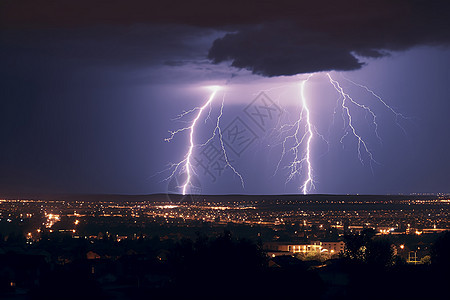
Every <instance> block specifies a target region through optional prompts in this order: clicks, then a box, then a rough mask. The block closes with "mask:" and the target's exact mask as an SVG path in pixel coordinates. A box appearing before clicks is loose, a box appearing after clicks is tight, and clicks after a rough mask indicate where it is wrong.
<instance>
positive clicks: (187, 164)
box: [164, 86, 244, 195]
mask: <svg viewBox="0 0 450 300" xmlns="http://www.w3.org/2000/svg"><path fill="white" fill-rule="evenodd" d="M210 88H211V90H212V93H211V95H210V96H209V98H208V100H207V101H206V102H205V103H204V104H203V106H201V107H195V108H193V109H190V110H188V111H185V112H183V113H181V114H179V115H178V116H177V118H176V119H181V118H182V117H184V116H186V115H188V114H190V113H193V112H194V111H198V112H197V115H196V116H195V118H194V119H193V120H192V122H191V124H190V126H188V127H183V128H180V129H177V130H175V131H169V133H170V136H169V137H168V138H166V139H164V140H165V141H166V142H170V141H171V140H172V139H173V138H174V137H175V135H177V134H178V133H181V132H183V131H189V146H188V151H187V152H186V154H185V156H184V159H183V160H182V161H180V162H178V163H176V164H172V166H171V168H173V171H172V173H171V175H170V176H169V177H168V178H167V179H169V178H172V177H173V176H174V175H175V174H176V173H177V171H178V170H179V169H181V172H185V173H186V180H185V182H184V183H183V185H182V186H180V189H181V191H182V194H183V195H186V193H187V192H188V187H189V186H190V185H191V175H192V173H193V172H194V170H193V167H192V163H191V158H192V155H193V152H194V148H195V147H196V146H200V147H202V146H206V145H207V144H208V143H210V142H211V141H212V140H213V139H214V137H215V136H216V132H218V134H219V140H220V145H221V149H222V152H223V155H224V160H225V164H226V166H227V167H229V168H230V169H231V170H232V171H233V173H234V174H235V175H237V176H238V177H239V179H240V181H241V185H242V188H244V179H243V177H242V176H241V174H240V173H239V172H238V171H237V170H236V169H235V168H234V167H233V166H232V165H231V163H230V161H229V159H228V156H227V153H226V150H225V145H224V143H223V139H222V130H221V128H220V119H221V117H222V115H223V107H224V99H225V95H224V96H223V98H222V104H221V107H220V113H219V116H218V117H217V121H216V127H215V128H214V130H213V132H212V136H211V137H210V138H209V139H208V140H207V141H206V142H205V143H203V144H199V145H196V144H195V142H194V135H195V129H196V126H197V123H198V121H199V119H200V117H201V115H202V114H203V112H204V111H205V109H206V108H207V107H209V111H208V115H207V117H206V119H205V121H206V120H208V119H209V118H210V116H211V106H212V102H213V101H214V98H215V96H216V94H217V91H218V90H219V89H220V87H219V86H211V87H210Z"/></svg>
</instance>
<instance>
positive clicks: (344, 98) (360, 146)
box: [327, 73, 379, 168]
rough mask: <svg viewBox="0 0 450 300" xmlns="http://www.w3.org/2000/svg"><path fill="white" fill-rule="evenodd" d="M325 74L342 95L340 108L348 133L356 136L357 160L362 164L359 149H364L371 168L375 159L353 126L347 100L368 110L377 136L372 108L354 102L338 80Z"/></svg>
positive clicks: (376, 125) (376, 126)
mask: <svg viewBox="0 0 450 300" xmlns="http://www.w3.org/2000/svg"><path fill="white" fill-rule="evenodd" d="M327 76H328V78H329V80H330V83H331V85H332V86H333V87H334V89H335V90H336V91H337V92H338V93H339V94H340V95H341V96H342V102H341V106H342V110H343V111H344V112H345V114H346V116H347V122H348V127H349V128H350V130H349V131H350V133H351V134H353V136H354V137H356V139H357V140H358V158H359V161H360V162H361V163H362V164H364V160H363V158H362V154H361V149H364V151H365V152H366V153H367V155H368V156H369V159H370V167H371V168H372V163H374V162H375V163H376V161H375V159H374V158H373V154H372V152H371V151H370V150H369V148H368V146H367V143H366V142H365V141H364V139H363V138H362V137H361V135H360V134H359V133H358V132H357V130H356V129H355V126H354V125H353V118H352V115H351V113H350V109H349V107H348V104H347V101H349V102H350V103H352V104H354V105H356V106H358V107H360V108H363V109H365V110H366V111H368V112H369V113H370V114H371V115H372V120H373V124H374V126H375V134H376V136H377V137H378V138H379V136H378V132H377V128H378V124H377V123H376V115H375V114H374V113H373V112H372V110H371V109H370V108H369V107H367V106H365V105H362V104H359V103H358V102H356V101H355V100H353V99H352V97H350V95H349V94H347V93H346V92H344V89H343V88H342V87H341V85H340V84H339V82H337V81H336V80H334V79H333V78H331V75H330V73H327ZM349 131H346V134H345V135H344V136H343V137H342V138H341V141H342V139H343V138H344V137H345V136H346V135H347V134H348V133H349Z"/></svg>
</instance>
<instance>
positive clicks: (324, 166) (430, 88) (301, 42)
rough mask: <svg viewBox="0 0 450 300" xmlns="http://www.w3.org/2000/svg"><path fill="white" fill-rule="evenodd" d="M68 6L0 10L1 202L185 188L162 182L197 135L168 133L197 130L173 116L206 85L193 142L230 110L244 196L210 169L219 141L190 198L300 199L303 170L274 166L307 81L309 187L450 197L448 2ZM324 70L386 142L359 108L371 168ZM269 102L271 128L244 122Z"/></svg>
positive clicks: (232, 154) (9, 2)
mask: <svg viewBox="0 0 450 300" xmlns="http://www.w3.org/2000/svg"><path fill="white" fill-rule="evenodd" d="M63 2H65V1H50V0H42V1H28V0H3V1H1V2H0V111H1V113H2V117H1V118H0V124H1V126H0V139H1V147H0V172H1V173H0V174H1V175H0V176H1V177H0V193H20V192H27V193H28V192H30V193H34V192H38V193H121V194H149V193H166V192H180V191H179V189H178V190H177V189H176V186H177V184H176V180H177V179H178V180H183V179H182V174H181V175H180V174H178V172H177V173H176V174H175V176H174V177H173V178H172V179H168V180H165V179H167V177H168V176H169V175H170V174H171V169H168V167H170V163H177V162H179V161H181V160H183V157H184V155H185V154H186V152H187V148H188V138H189V133H188V132H187V131H184V132H181V133H179V134H178V135H176V136H175V137H174V139H173V140H171V141H170V142H166V141H164V139H165V138H167V137H169V136H170V133H169V130H172V131H174V130H177V129H179V128H182V127H185V126H189V124H190V123H189V122H190V121H192V120H193V117H194V116H195V115H194V114H190V115H186V116H184V117H183V118H180V119H177V116H178V115H179V114H181V113H183V111H188V110H190V109H192V108H194V107H196V106H202V105H203V104H204V102H205V101H206V100H207V99H208V97H209V96H210V94H211V90H210V89H208V87H209V86H211V85H217V86H221V90H219V91H218V92H217V95H216V98H215V99H214V102H213V104H212V105H211V106H210V107H208V108H207V110H205V112H204V114H202V116H201V119H200V120H199V122H198V126H197V128H196V129H197V130H196V132H195V139H196V143H197V144H202V143H204V142H206V141H207V140H208V138H209V137H211V135H212V132H213V130H214V128H215V125H216V118H217V117H218V116H219V114H220V111H221V110H220V108H221V103H222V101H223V103H224V107H223V111H222V112H223V114H222V116H221V118H220V126H221V128H222V129H223V133H224V138H225V143H226V142H228V144H226V145H225V148H226V150H227V154H228V158H229V161H230V163H231V165H232V166H233V167H234V168H235V169H236V170H237V171H238V172H239V173H240V174H241V175H242V176H243V178H244V180H245V188H242V186H241V183H240V180H239V178H238V176H236V175H235V174H233V172H232V170H231V169H230V168H229V167H228V168H225V169H224V170H218V169H217V168H215V167H216V166H220V157H221V155H222V154H221V153H220V154H217V153H216V154H214V152H209V151H213V150H215V149H216V148H218V147H220V141H219V140H218V137H217V136H216V137H215V138H214V139H213V140H212V142H211V144H209V147H208V145H204V146H198V147H196V148H195V149H194V153H193V158H194V157H195V159H196V160H195V162H196V166H195V168H194V170H195V172H196V175H195V176H193V184H194V185H195V187H196V190H195V191H196V192H199V193H205V194H228V193H243V194H283V193H289V194H291V193H300V192H301V190H300V186H301V184H302V182H303V180H304V175H305V174H304V173H303V174H300V175H299V176H296V177H295V178H293V179H292V180H291V181H290V182H287V183H286V179H287V178H288V176H289V171H288V169H286V168H285V166H286V165H288V164H289V160H290V159H291V158H292V157H290V156H289V154H290V153H287V154H286V155H285V157H284V158H283V159H282V160H281V163H280V167H279V168H278V171H277V172H276V167H277V164H278V162H279V161H280V157H281V153H282V141H283V133H282V128H284V127H283V124H293V123H294V122H295V121H296V118H297V117H298V115H299V112H300V109H301V106H300V105H299V104H300V102H299V101H300V100H299V94H300V93H299V86H300V82H301V81H303V80H305V79H307V78H308V76H309V74H314V75H313V76H312V77H311V78H310V79H309V80H308V82H307V83H306V85H305V91H304V92H305V96H306V99H307V101H308V105H309V108H310V110H311V120H312V122H313V124H314V139H313V142H312V144H311V147H312V148H311V149H312V151H311V161H312V165H313V171H314V173H313V174H314V175H313V179H314V183H315V189H314V190H312V191H311V193H339V194H357V193H359V194H397V193H440V192H442V193H449V192H450V175H449V174H450V155H449V149H450V134H449V130H450V117H449V113H450V48H449V44H450V4H449V2H448V1H419V0H417V1H412V0H403V1H402V0H399V1H391V0H390V1H387V0H386V1H364V0H363V1H361V0H360V1H356V0H355V1H335V0H334V1H331V0H323V1H302V0H300V1H287V0H281V1H273V0H268V1H256V0H250V1H242V0H240V1H235V0H232V1H218V0H209V1H204V0H194V1H181V0H173V1H160V2H155V1H144V0H131V1H87V0H79V1H70V3H69V4H68V3H64V4H63ZM124 3H126V4H124ZM327 72H330V75H331V76H332V77H333V79H335V80H337V81H339V82H340V83H341V85H342V87H343V88H344V89H345V91H346V92H347V93H348V94H349V95H351V97H352V98H353V99H355V100H357V101H358V102H359V103H361V104H364V105H366V106H370V107H371V109H372V110H373V112H374V113H375V114H376V115H377V119H376V121H377V124H378V135H379V136H380V138H381V141H380V140H379V139H378V138H377V136H376V134H375V131H374V130H375V128H374V126H373V124H372V123H371V117H370V115H368V114H367V112H364V111H363V110H358V109H357V108H356V107H354V108H352V116H354V122H355V124H357V126H358V130H359V131H358V132H359V133H360V134H361V136H362V137H363V138H364V140H365V141H366V143H367V145H368V147H369V149H370V151H371V153H372V154H373V157H374V159H375V160H376V162H373V163H372V164H371V163H370V162H369V160H368V157H367V154H364V153H363V157H362V159H363V163H361V162H360V160H359V159H358V154H357V147H358V146H357V140H356V139H355V138H354V137H352V136H350V135H348V134H347V135H346V133H345V132H346V128H347V127H346V126H347V125H348V124H347V125H346V122H345V118H343V116H342V111H340V110H339V105H337V104H338V103H339V102H338V101H339V94H338V93H337V92H336V91H335V90H334V89H333V87H332V85H331V84H330V82H329V81H328V78H327V76H326V73H327ZM348 79H349V80H351V81H353V82H355V83H358V84H361V85H365V86H367V87H368V88H369V89H371V90H372V91H374V92H375V93H376V94H377V95H379V96H381V97H382V99H383V101H385V102H386V103H387V104H388V105H390V107H392V109H393V110H395V112H398V113H399V114H401V115H402V116H404V117H401V116H399V115H397V117H396V115H395V114H394V113H393V112H392V111H391V110H390V109H388V108H387V107H386V106H384V105H382V103H381V102H380V101H379V100H378V99H376V98H375V97H373V95H371V94H370V93H369V92H367V91H366V90H365V89H363V88H361V87H360V86H357V85H355V84H352V83H351V82H350V81H349V80H348ZM261 91H264V94H260V92H261ZM261 97H266V98H265V99H266V100H265V101H269V102H270V103H272V108H276V110H273V111H272V112H273V116H272V115H271V116H272V117H273V118H270V119H266V121H267V122H266V123H264V124H263V125H261V123H258V119H254V118H252V116H254V115H252V114H250V113H249V111H250V110H251V109H252V108H253V107H252V105H253V106H254V105H255V103H258V101H261ZM336 108H338V110H336ZM208 115H209V118H207V116H208ZM347 123H348V122H347ZM236 124H238V125H239V126H241V128H246V129H247V136H246V137H245V138H244V139H243V141H245V143H243V144H241V145H238V146H236V144H235V143H233V141H232V137H231V136H229V135H227V129H232V128H233V126H236ZM242 126H244V127H242ZM216 135H217V132H216ZM322 137H323V138H322ZM325 140H326V141H327V142H325ZM212 146H214V147H212ZM302 149H303V148H302ZM208 153H209V156H208ZM213 154H214V157H212V155H213ZM209 159H211V160H209ZM200 161H201V162H202V165H201V164H199V163H198V162H200ZM202 166H206V167H207V168H202ZM172 170H173V169H172ZM180 178H181V179H180Z"/></svg>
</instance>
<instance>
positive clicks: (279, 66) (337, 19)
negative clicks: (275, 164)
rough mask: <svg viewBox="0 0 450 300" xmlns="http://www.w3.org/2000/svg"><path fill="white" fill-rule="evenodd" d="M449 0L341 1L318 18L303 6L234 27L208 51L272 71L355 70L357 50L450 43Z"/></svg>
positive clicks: (375, 52) (217, 58) (368, 53)
mask: <svg viewBox="0 0 450 300" xmlns="http://www.w3.org/2000/svg"><path fill="white" fill-rule="evenodd" d="M393 2H395V1H393ZM395 3H396V4H397V2H395ZM448 3H449V2H445V1H422V2H421V1H409V2H403V3H402V4H403V5H402V6H400V5H399V6H395V5H394V6H392V5H391V6H389V5H388V7H389V9H392V10H390V11H387V12H386V11H383V10H375V11H370V10H361V11H360V14H359V15H349V14H347V13H346V12H345V11H343V10H342V9H340V8H339V7H336V11H335V12H334V13H333V14H330V15H329V16H322V17H320V15H319V17H318V18H317V19H316V20H313V19H312V18H311V16H310V15H308V12H307V11H305V12H299V14H298V16H297V18H292V19H291V20H288V21H277V22H266V23H263V24H259V25H256V26H246V27H245V28H243V29H240V30H238V31H237V32H234V33H229V34H227V35H225V36H224V37H222V38H219V39H217V40H216V41H214V43H213V46H212V47H211V49H210V51H209V55H208V57H209V58H210V59H211V60H212V61H213V62H214V63H220V62H223V61H231V65H232V66H234V67H237V68H243V69H248V70H250V71H252V72H253V73H255V74H259V75H263V76H269V77H270V76H280V75H294V74H299V73H313V72H320V71H330V70H336V71H347V70H355V69H359V68H361V66H362V65H363V63H362V62H361V61H360V60H359V59H358V56H361V57H369V58H379V57H383V56H386V55H389V52H390V51H401V50H406V49H409V48H411V47H414V46H419V45H431V46H436V45H448V44H449V42H450V14H449V12H450V5H449V4H448ZM360 5H362V4H360ZM308 22H310V23H308Z"/></svg>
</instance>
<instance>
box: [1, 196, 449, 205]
mask: <svg viewBox="0 0 450 300" xmlns="http://www.w3.org/2000/svg"><path fill="white" fill-rule="evenodd" d="M441 198H442V196H437V195H331V194H329V195H327V194H311V195H292V194H290V195H240V194H230V195H192V196H191V195H186V196H183V195H179V194H149V195H118V194H30V193H27V194H26V193H18V194H0V199H7V200H18V199H20V200H46V201H56V200H65V201H93V202H97V201H112V202H140V201H150V202H170V201H172V202H178V203H179V202H191V201H196V202H197V201H208V202H240V201H242V202H250V201H258V202H266V201H267V202H271V203H273V202H279V203H280V204H282V203H284V202H298V203H316V204H321V203H323V204H325V203H328V204H334V203H358V202H359V203H400V202H403V201H406V200H437V199H441Z"/></svg>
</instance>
